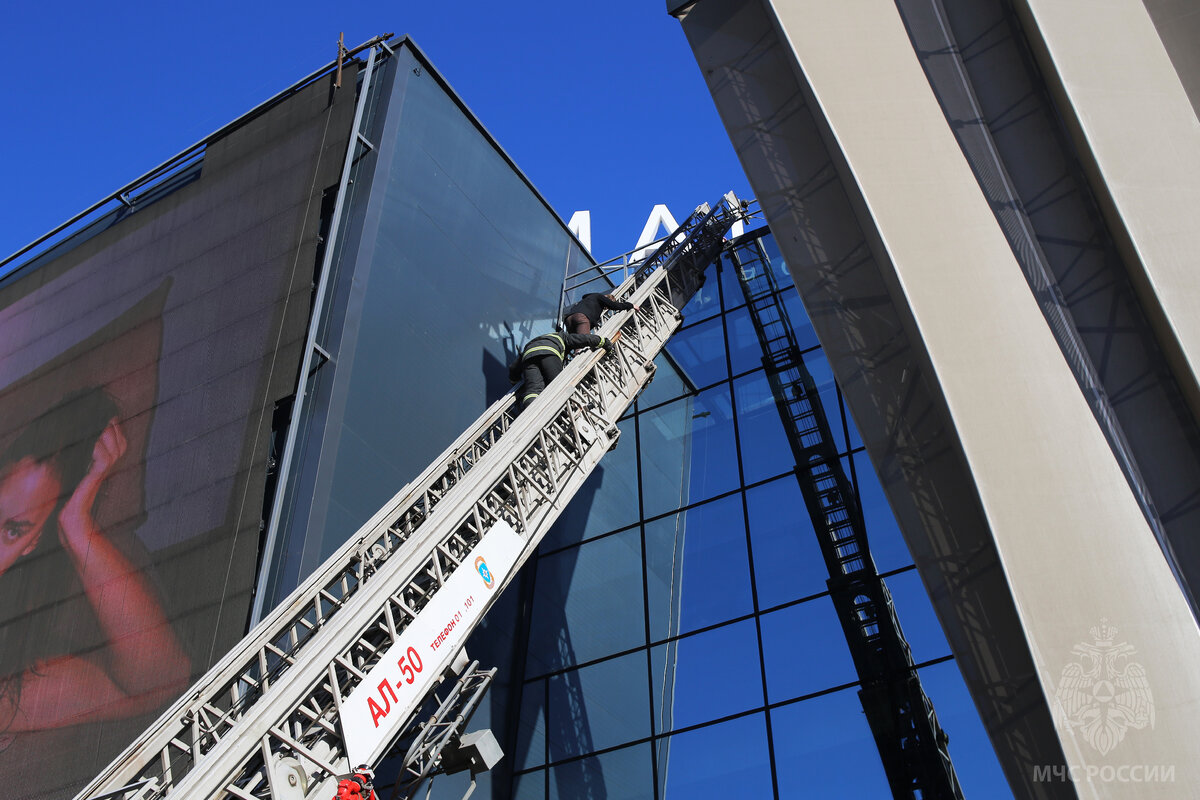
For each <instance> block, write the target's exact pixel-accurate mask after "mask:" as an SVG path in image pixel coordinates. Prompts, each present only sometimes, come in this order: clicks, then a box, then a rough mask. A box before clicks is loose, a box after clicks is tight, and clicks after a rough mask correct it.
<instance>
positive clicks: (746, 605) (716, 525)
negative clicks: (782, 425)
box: [646, 495, 754, 641]
mask: <svg viewBox="0 0 1200 800" xmlns="http://www.w3.org/2000/svg"><path fill="white" fill-rule="evenodd" d="M646 588H647V593H648V597H649V601H648V605H649V609H650V639H651V641H661V640H663V639H666V638H668V637H671V636H677V635H679V634H681V633H688V632H690V631H694V630H697V629H699V628H703V627H707V626H709V625H715V624H717V623H720V622H725V621H727V620H730V619H734V618H736V617H739V616H742V615H744V614H749V613H752V612H753V611H754V601H753V597H752V594H751V589H750V563H749V558H748V556H747V552H746V521H745V515H744V514H743V513H742V499H741V497H740V496H738V495H733V496H731V497H725V498H721V499H719V500H713V501H712V502H709V503H705V504H704V505H701V506H696V507H695V508H691V509H688V510H687V511H681V512H680V513H678V514H671V515H670V516H667V517H662V518H660V519H657V520H654V521H653V522H648V523H646Z"/></svg>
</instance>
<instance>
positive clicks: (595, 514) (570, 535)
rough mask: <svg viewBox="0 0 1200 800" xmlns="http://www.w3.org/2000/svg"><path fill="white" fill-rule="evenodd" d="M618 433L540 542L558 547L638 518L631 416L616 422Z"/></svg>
mask: <svg viewBox="0 0 1200 800" xmlns="http://www.w3.org/2000/svg"><path fill="white" fill-rule="evenodd" d="M617 428H618V429H620V431H621V435H620V437H619V438H618V441H617V446H616V448H615V449H613V450H611V451H609V453H608V455H606V456H605V457H604V460H603V461H601V462H600V464H599V466H597V467H596V470H595V471H594V472H593V473H592V474H591V475H590V476H588V479H587V481H585V482H584V484H583V486H582V487H580V489H579V491H578V492H576V494H575V497H574V498H572V500H571V503H570V504H569V505H568V506H567V507H566V508H565V509H564V510H563V513H562V516H560V517H559V518H558V521H557V522H556V523H555V524H554V527H553V528H552V529H551V530H550V533H548V534H546V538H545V540H544V542H543V544H542V547H543V549H544V550H557V549H559V548H562V547H566V546H567V545H571V544H575V543H577V542H580V541H583V540H586V539H590V538H592V537H594V536H597V535H599V534H601V533H607V532H609V531H614V530H617V529H619V528H624V527H626V526H629V525H632V524H634V523H635V522H637V521H638V479H637V473H638V466H637V461H638V458H637V432H636V430H635V426H634V423H633V420H632V419H625V420H622V421H621V422H619V423H617Z"/></svg>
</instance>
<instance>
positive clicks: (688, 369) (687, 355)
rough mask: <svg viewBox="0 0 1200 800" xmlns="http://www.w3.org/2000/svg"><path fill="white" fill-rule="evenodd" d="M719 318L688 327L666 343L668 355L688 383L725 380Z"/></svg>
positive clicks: (696, 383) (700, 386)
mask: <svg viewBox="0 0 1200 800" xmlns="http://www.w3.org/2000/svg"><path fill="white" fill-rule="evenodd" d="M721 327H722V326H721V319H720V318H719V317H718V318H717V319H710V320H705V321H704V322H699V323H696V324H695V325H692V326H689V327H687V328H685V329H683V330H682V331H680V332H679V333H678V334H676V335H675V338H674V339H672V340H671V344H670V345H668V348H669V352H670V353H671V357H672V358H673V359H674V360H675V363H676V365H678V367H679V369H680V371H681V372H683V374H684V375H685V376H687V379H688V382H689V383H691V385H692V386H695V387H697V388H704V387H705V386H711V385H712V384H714V383H717V382H719V381H723V380H725V377H726V375H727V374H728V373H727V372H726V368H725V344H724V342H723V341H722V337H724V335H725V334H724V333H723V332H722V330H721Z"/></svg>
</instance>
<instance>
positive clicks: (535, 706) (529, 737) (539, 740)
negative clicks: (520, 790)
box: [510, 679, 547, 770]
mask: <svg viewBox="0 0 1200 800" xmlns="http://www.w3.org/2000/svg"><path fill="white" fill-rule="evenodd" d="M546 691H547V690H546V681H545V679H542V680H536V681H530V682H528V683H526V684H525V687H524V690H523V691H522V692H521V715H520V719H519V720H518V722H517V749H516V752H515V753H511V754H510V758H511V759H512V761H513V762H514V769H517V770H522V769H530V768H532V767H540V766H542V765H543V764H545V763H546Z"/></svg>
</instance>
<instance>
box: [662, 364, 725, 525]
mask: <svg viewBox="0 0 1200 800" xmlns="http://www.w3.org/2000/svg"><path fill="white" fill-rule="evenodd" d="M732 410H733V409H732V405H731V399H730V395H729V387H728V386H727V385H723V386H717V387H714V388H712V389H709V390H708V391H705V392H701V393H700V394H698V395H696V396H695V397H694V398H691V397H685V398H683V399H681V400H677V401H675V402H673V403H669V404H667V405H665V406H660V407H658V408H655V409H651V410H650V411H647V412H645V413H643V414H641V415H640V416H639V418H638V419H639V425H638V438H639V443H638V444H639V448H640V452H641V465H642V503H643V511H644V513H645V515H646V516H647V517H654V516H658V515H659V514H665V513H667V512H669V511H674V510H675V509H677V508H682V507H683V506H686V505H690V504H692V503H698V502H700V501H702V500H707V499H708V498H710V497H714V496H716V495H718V494H721V493H723V492H727V491H729V490H731V489H735V488H737V486H738V469H737V444H736V443H735V442H734V435H733V414H732Z"/></svg>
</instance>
